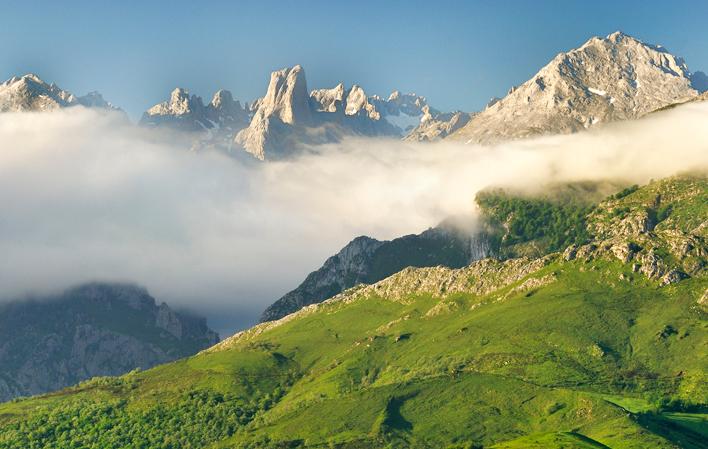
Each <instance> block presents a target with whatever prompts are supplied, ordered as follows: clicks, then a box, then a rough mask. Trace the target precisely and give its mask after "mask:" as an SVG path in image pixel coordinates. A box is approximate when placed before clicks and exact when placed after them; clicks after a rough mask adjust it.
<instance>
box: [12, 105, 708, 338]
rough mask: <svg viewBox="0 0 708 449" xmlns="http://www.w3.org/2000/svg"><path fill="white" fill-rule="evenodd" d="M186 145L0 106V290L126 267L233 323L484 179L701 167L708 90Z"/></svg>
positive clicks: (466, 197) (128, 273) (33, 288)
mask: <svg viewBox="0 0 708 449" xmlns="http://www.w3.org/2000/svg"><path fill="white" fill-rule="evenodd" d="M189 146H190V145H189V139H188V138H187V137H186V136H181V135H169V136H168V135H160V136H157V135H156V134H155V133H154V132H150V131H147V130H143V129H139V128H137V127H134V126H132V125H130V124H127V123H125V122H124V121H123V120H122V118H121V117H120V116H114V115H111V114H103V113H97V112H93V111H90V110H85V109H72V110H67V111H60V112H53V113H44V114H3V115H1V116H0V208H1V210H0V297H2V298H13V297H17V296H22V295H25V294H28V293H44V292H48V291H53V290H57V289H62V288H65V287H67V286H70V285H73V284H77V283H80V282H84V281H89V280H109V281H112V280H122V281H126V280H127V281H132V282H136V283H139V284H142V285H144V286H146V287H148V289H149V290H150V291H151V292H152V293H153V294H154V295H155V296H156V297H157V298H158V299H161V300H166V301H168V302H170V304H176V305H184V306H189V307H191V308H192V309H196V310H198V311H202V312H203V313H212V314H214V315H217V314H218V315H221V316H230V317H233V316H235V315H237V314H238V313H242V314H243V316H242V319H241V320H240V321H239V320H237V321H239V322H238V323H237V322H234V324H233V326H232V327H239V326H242V325H245V324H247V323H248V322H250V321H252V320H253V319H255V317H256V316H257V313H258V312H260V310H262V309H263V308H264V307H265V306H266V305H267V304H268V303H270V302H272V301H273V300H275V299H277V298H278V297H279V296H280V295H281V294H282V293H284V292H285V291H287V290H289V289H291V288H293V287H295V286H296V285H297V284H298V283H299V282H300V281H301V280H302V279H303V278H304V276H305V275H306V274H307V273H308V272H309V271H311V270H313V269H315V268H317V267H318V266H319V265H320V264H321V263H322V262H323V260H324V259H325V258H326V257H327V256H329V255H331V254H333V253H334V252H336V251H337V250H338V249H339V248H340V247H342V246H343V245H344V244H346V243H347V242H348V241H349V240H351V239H352V238H353V237H355V236H357V235H360V234H368V235H371V236H374V237H377V238H392V237H395V236H399V235H402V234H406V233H413V232H420V231H422V230H423V229H425V228H427V227H429V226H434V225H435V224H437V223H438V222H439V221H441V220H442V219H444V218H445V217H448V216H450V215H461V214H469V213H470V212H472V211H473V209H474V195H475V193H476V192H477V191H478V190H480V189H481V188H484V187H486V186H489V185H517V186H519V187H535V186H539V185H542V184H544V183H548V182H550V181H572V180H589V179H624V180H627V181H630V182H645V181H647V180H649V179H650V178H660V177H663V176H668V175H672V174H675V173H677V172H680V171H684V170H689V169H693V168H696V167H702V168H705V167H708V104H692V105H686V106H683V107H680V108H676V109H675V110H672V111H667V112H664V113H660V114H655V115H654V116H652V117H648V118H645V119H643V120H639V121H635V122H627V123H620V124H615V125H608V126H605V127H603V128H600V129H598V130H596V131H591V132H586V133H581V134H577V135H572V136H557V137H548V138H540V139H534V140H527V141H521V142H515V143H508V144H504V145H499V146H496V147H491V148H484V147H476V146H471V145H464V144H461V143H455V142H445V141H444V142H440V143H435V144H413V143H406V142H401V141H396V140H374V139H350V140H347V141H344V142H342V143H340V144H336V145H326V146H321V147H319V148H317V151H318V154H308V155H304V156H302V157H299V158H297V159H294V160H292V161H284V162H272V163H265V164H258V163H250V162H248V161H245V162H244V161H243V160H241V159H240V158H233V157H230V156H227V155H223V154H220V153H216V152H202V153H195V152H191V151H189V150H188V148H189ZM226 310H229V311H232V315H228V314H225V313H224V311H226ZM210 311H211V312H210ZM229 319H232V318H229ZM233 319H235V318H233ZM224 326H226V325H224ZM227 327H228V326H227Z"/></svg>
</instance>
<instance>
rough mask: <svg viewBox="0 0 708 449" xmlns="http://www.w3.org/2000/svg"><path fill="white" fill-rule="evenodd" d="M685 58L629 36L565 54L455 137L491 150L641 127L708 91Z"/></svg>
mask: <svg viewBox="0 0 708 449" xmlns="http://www.w3.org/2000/svg"><path fill="white" fill-rule="evenodd" d="M701 79H702V78H701V77H700V75H697V74H696V75H692V74H691V73H690V72H689V70H688V67H687V66H686V64H685V63H684V61H683V60H682V59H681V58H678V57H676V56H673V55H672V54H670V53H669V52H668V51H666V49H664V48H662V47H661V46H656V45H651V44H646V43H644V42H641V41H639V40H637V39H635V38H633V37H630V36H627V35H626V34H623V33H621V32H616V33H613V34H610V35H609V36H607V37H606V38H599V37H593V38H592V39H590V40H589V41H587V42H586V43H585V44H584V45H582V46H581V47H580V48H577V49H575V50H571V51H569V52H567V53H560V54H559V55H557V56H556V57H555V58H554V59H553V60H552V61H551V62H550V63H548V65H546V66H545V67H544V68H542V69H541V70H540V71H539V72H538V73H537V74H536V75H535V76H534V77H533V78H531V79H530V80H528V81H526V82H525V83H523V84H522V85H520V86H518V87H516V88H514V89H512V90H511V91H510V92H509V94H508V95H507V96H506V97H504V98H503V99H502V100H499V101H497V102H494V103H492V104H491V105H490V106H489V107H488V108H487V109H485V110H484V111H482V112H480V113H479V114H478V115H476V116H475V117H473V118H472V120H470V122H469V123H468V124H467V125H465V126H464V127H462V128H461V129H459V130H458V131H457V132H455V133H453V134H452V137H453V138H456V139H462V140H465V141H467V142H473V143H491V142H496V141H499V140H506V139H517V138H523V137H528V136H534V135H540V134H557V133H570V132H575V131H580V130H583V129H586V128H590V127H593V126H597V125H599V124H602V123H607V122H611V121H617V120H626V119H634V118H638V117H641V116H643V115H646V114H647V113H650V112H652V111H654V110H657V109H660V108H662V107H665V106H667V105H670V104H674V103H678V102H682V101H685V100H687V99H690V98H692V97H695V96H696V95H698V93H699V92H698V90H699V89H700V88H702V87H701V86H699V85H698V84H700V83H701V81H700V80H701Z"/></svg>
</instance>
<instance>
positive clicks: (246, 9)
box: [0, 0, 708, 117]
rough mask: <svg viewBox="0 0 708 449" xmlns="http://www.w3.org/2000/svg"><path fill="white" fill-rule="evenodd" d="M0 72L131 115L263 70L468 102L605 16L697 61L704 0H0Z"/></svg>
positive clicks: (258, 87)
mask: <svg viewBox="0 0 708 449" xmlns="http://www.w3.org/2000/svg"><path fill="white" fill-rule="evenodd" d="M0 12H1V13H0V55H1V56H0V78H2V79H5V78H9V77H11V76H12V75H15V74H22V73H26V72H36V73H38V74H39V75H40V76H41V77H42V78H44V79H45V80H47V81H53V82H56V83H57V84H58V85H59V86H61V87H62V88H64V89H68V90H70V91H72V92H74V93H77V94H83V93H85V92H87V91H90V90H98V91H100V92H102V93H103V94H104V96H105V97H106V99H108V100H109V101H111V102H113V103H115V104H117V105H119V106H121V107H123V108H124V109H126V110H127V111H128V112H129V113H130V114H131V116H133V117H139V115H140V113H141V112H142V111H143V110H144V109H146V108H147V107H149V106H151V105H152V104H154V103H157V102H159V101H162V100H163V99H164V98H166V97H167V96H168V94H169V92H170V91H171V90H172V89H173V88H174V87H175V86H182V87H186V88H188V89H189V90H190V91H191V92H193V93H196V94H198V95H201V96H203V97H205V99H208V98H210V97H211V95H212V93H213V92H214V91H215V90H217V89H219V88H226V89H229V90H231V91H232V92H233V94H234V96H235V97H236V98H238V99H241V100H245V101H250V100H252V99H254V98H257V97H259V96H261V95H263V93H264V92H265V88H266V86H267V82H268V76H269V73H270V72H271V71H272V70H275V69H278V68H281V67H285V66H290V65H294V64H301V65H303V66H304V67H305V70H306V73H307V78H308V85H309V87H310V88H311V89H312V88H315V87H329V86H332V85H334V84H336V83H337V82H339V81H343V82H345V84H347V85H351V84H352V83H358V84H360V85H362V86H363V87H364V88H365V89H366V91H367V92H369V93H371V94H373V93H377V94H380V95H387V94H388V93H390V92H391V91H392V90H393V89H399V90H402V91H415V92H417V93H419V94H421V95H425V96H426V97H428V100H429V102H430V103H431V104H432V105H433V106H435V107H438V108H440V109H445V110H451V109H462V110H477V109H479V108H481V107H482V106H483V105H484V104H485V103H486V101H487V100H488V99H489V98H490V97H492V96H495V95H496V96H502V95H503V94H504V93H505V92H506V91H507V90H508V88H509V87H510V86H512V85H514V84H519V83H520V82H523V81H525V80H526V79H528V78H529V77H530V76H531V75H533V74H534V73H535V72H536V71H537V70H538V69H539V68H540V67H541V66H543V65H544V64H545V63H546V62H547V61H548V60H550V59H551V58H552V57H553V56H554V55H555V54H556V53H558V52H560V51H564V50H567V49H570V48H573V47H576V46H578V45H580V44H582V43H583V42H584V41H585V40H587V39H588V38H589V37H591V36H593V35H603V36H604V35H607V34H609V33H611V32H613V31H615V30H617V29H621V30H622V31H624V32H626V33H628V34H631V35H633V36H635V37H637V38H639V39H642V40H644V41H647V42H652V43H658V44H662V45H664V46H665V47H667V48H668V49H669V51H671V52H673V53H675V54H677V55H680V56H683V57H684V58H685V59H686V61H687V63H688V65H689V67H690V68H691V70H694V71H695V70H704V71H708V26H706V21H705V19H706V17H708V2H705V1H671V2H667V1H661V2H659V1H651V0H649V1H647V0H644V1H623V2H618V1H603V0H595V1H592V2H586V1H550V0H549V1H467V2H459V1H425V2H416V1H395V0H387V1H381V0H379V1H371V2H369V1H356V2H344V1H282V2H280V1H253V2H246V1H232V2H225V1H223V2H221V1H200V2H197V1H191V2H187V1H169V2H168V1H142V2H133V1H129V0H123V1H100V0H94V1H71V0H66V1H44V2H40V1H32V0H25V1H16V0H14V1H5V0H0Z"/></svg>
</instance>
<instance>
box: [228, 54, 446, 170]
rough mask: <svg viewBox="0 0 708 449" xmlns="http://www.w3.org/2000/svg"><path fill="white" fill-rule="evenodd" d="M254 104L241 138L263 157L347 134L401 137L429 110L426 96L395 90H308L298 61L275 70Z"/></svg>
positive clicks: (341, 86) (339, 87) (247, 147)
mask: <svg viewBox="0 0 708 449" xmlns="http://www.w3.org/2000/svg"><path fill="white" fill-rule="evenodd" d="M253 107H254V111H255V112H254V115H253V119H252V120H251V123H250V125H249V126H248V128H246V129H244V130H242V131H241V132H239V133H238V135H237V136H236V142H237V143H238V144H240V145H242V146H243V147H244V149H245V150H246V151H247V152H249V153H251V154H252V155H254V156H255V157H256V158H258V159H261V160H265V159H279V158H284V157H288V156H289V155H292V154H294V153H296V152H297V151H298V149H300V148H301V147H302V146H308V145H316V144H322V143H329V142H336V141H338V140H340V139H342V138H343V137H344V136H347V135H350V136H369V137H375V136H384V137H395V138H400V137H403V136H404V135H405V134H407V133H408V132H410V131H411V130H413V129H414V128H415V127H416V126H417V125H418V124H419V123H420V121H421V119H422V118H423V116H424V114H425V112H424V108H429V107H428V106H427V103H426V100H425V98H423V97H420V96H417V95H415V94H401V93H400V92H398V91H394V92H393V93H392V94H391V95H390V96H389V97H388V99H386V100H384V99H382V98H381V97H378V96H368V95H367V94H366V92H365V91H364V89H363V88H362V87H361V86H358V85H353V86H352V87H351V88H349V89H347V88H345V87H344V84H342V83H340V84H338V85H337V86H335V87H333V88H330V89H315V90H313V91H311V92H309V93H308V87H307V80H306V78H305V71H304V69H303V68H302V67H301V66H299V65H296V66H294V67H292V68H285V69H282V70H278V71H275V72H273V73H272V74H271V78H270V83H269V84H268V90H267V92H266V95H265V96H264V97H263V98H261V99H259V100H257V101H256V102H254V103H253ZM436 114H437V112H436Z"/></svg>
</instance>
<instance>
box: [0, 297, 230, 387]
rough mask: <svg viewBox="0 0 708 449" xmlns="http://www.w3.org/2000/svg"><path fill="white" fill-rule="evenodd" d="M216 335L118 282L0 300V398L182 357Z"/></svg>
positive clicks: (213, 340) (209, 342)
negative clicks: (22, 298) (32, 297)
mask: <svg viewBox="0 0 708 449" xmlns="http://www.w3.org/2000/svg"><path fill="white" fill-rule="evenodd" d="M217 341H218V336H217V335H216V334H215V333H214V332H212V331H211V330H210V329H209V328H208V327H207V326H206V323H205V321H204V319H202V318H197V317H193V316H190V315H186V314H183V313H176V312H174V311H172V310H171V309H170V308H169V307H168V306H167V304H165V303H162V304H160V305H158V304H156V303H155V300H154V299H153V298H152V297H151V296H150V295H148V293H147V292H146V291H145V290H143V289H141V288H139V287H135V286H131V285H122V284H86V285H82V286H80V287H76V288H73V289H70V290H67V291H65V292H64V293H62V294H61V295H58V296H56V297H47V298H37V299H31V300H24V301H16V302H12V303H8V304H3V305H0V399H2V400H9V399H10V398H12V397H15V396H27V395H32V394H38V393H44V392H47V391H52V390H57V389H59V388H63V387H66V386H68V385H72V384H75V383H77V382H79V381H80V380H84V379H88V378H91V377H94V376H100V375H118V374H123V373H126V372H128V371H130V370H132V369H135V368H150V367H152V366H155V365H157V364H160V363H165V362H168V361H170V360H174V359H177V358H180V357H185V356H188V355H191V354H194V353H196V352H197V351H199V350H201V349H203V348H205V347H207V346H209V345H212V344H214V343H216V342H217Z"/></svg>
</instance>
